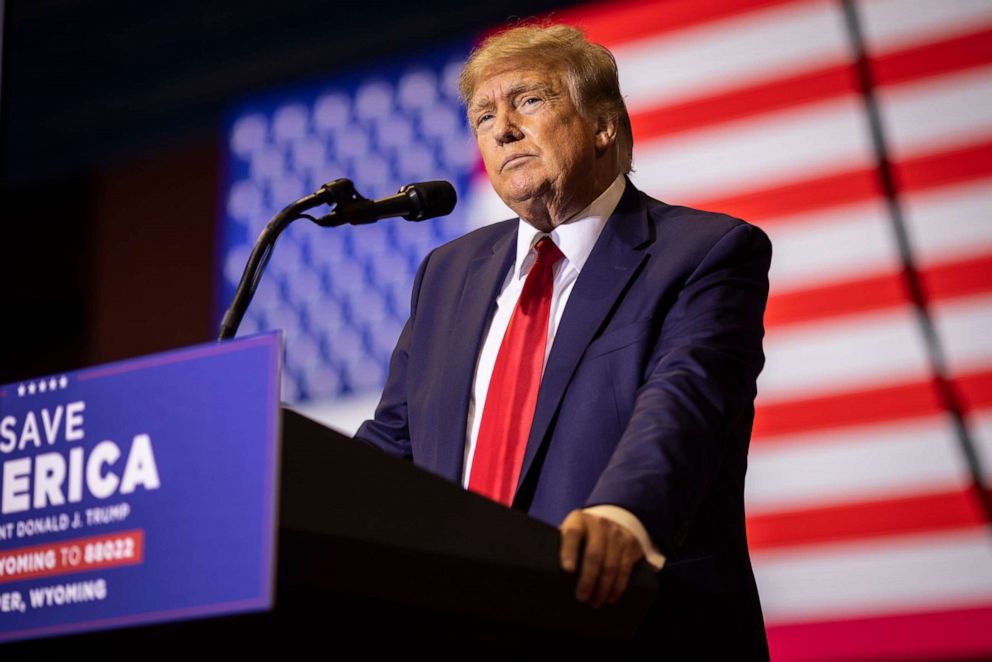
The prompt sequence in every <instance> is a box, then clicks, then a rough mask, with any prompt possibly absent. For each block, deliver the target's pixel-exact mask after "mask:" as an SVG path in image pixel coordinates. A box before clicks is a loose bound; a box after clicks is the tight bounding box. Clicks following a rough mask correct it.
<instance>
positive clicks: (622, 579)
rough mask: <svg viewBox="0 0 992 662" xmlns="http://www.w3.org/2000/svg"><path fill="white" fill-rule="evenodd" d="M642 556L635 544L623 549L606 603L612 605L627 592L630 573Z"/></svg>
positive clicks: (638, 546) (639, 548) (639, 547)
mask: <svg viewBox="0 0 992 662" xmlns="http://www.w3.org/2000/svg"><path fill="white" fill-rule="evenodd" d="M642 556H644V550H643V549H641V546H640V544H638V543H636V542H635V545H634V546H629V547H627V548H625V550H624V552H623V554H621V555H620V563H619V569H618V571H617V575H616V579H615V580H614V582H613V589H612V590H611V591H610V595H609V597H608V598H607V599H606V601H607V602H609V603H610V604H614V603H616V601H617V600H619V599H620V597H621V596H622V595H623V594H624V591H626V590H627V584H628V583H629V582H630V573H631V572H632V571H633V570H634V564H635V563H637V561H638V560H639V559H640V558H641V557H642Z"/></svg>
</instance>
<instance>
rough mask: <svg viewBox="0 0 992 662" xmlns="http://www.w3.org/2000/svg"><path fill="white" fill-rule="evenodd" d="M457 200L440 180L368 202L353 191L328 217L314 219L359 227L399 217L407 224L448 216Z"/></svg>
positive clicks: (320, 221)
mask: <svg viewBox="0 0 992 662" xmlns="http://www.w3.org/2000/svg"><path fill="white" fill-rule="evenodd" d="M457 201H458V195H457V193H455V187H454V186H452V185H451V184H450V183H448V182H446V181H442V180H438V181H432V182H418V183H416V184H407V185H406V186H404V187H403V188H401V189H400V190H399V192H398V193H397V194H396V195H391V196H389V197H388V198H381V199H379V200H369V199H368V198H364V197H362V196H361V195H359V194H358V193H357V192H353V195H350V196H347V197H346V198H345V199H342V200H339V201H338V203H337V206H336V207H335V208H334V211H332V212H331V213H330V214H327V215H326V216H323V217H321V218H319V219H316V221H315V222H316V223H317V225H321V226H324V227H330V226H337V225H344V224H346V223H350V224H352V225H361V224H364V223H373V222H375V221H378V220H379V219H382V218H391V217H393V216H401V217H402V218H404V219H406V220H408V221H423V220H426V219H428V218H434V217H436V216H444V215H446V214H450V213H451V211H452V210H453V209H454V208H455V203H456V202H457Z"/></svg>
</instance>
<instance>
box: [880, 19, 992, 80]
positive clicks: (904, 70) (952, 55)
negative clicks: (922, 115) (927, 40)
mask: <svg viewBox="0 0 992 662" xmlns="http://www.w3.org/2000/svg"><path fill="white" fill-rule="evenodd" d="M986 64H992V30H981V31H979V32H973V33H971V34H966V35H961V36H958V37H955V38H953V39H946V40H943V41H938V42H934V43H931V44H925V45H922V46H916V47H914V48H907V49H905V50H901V51H894V52H892V53H886V54H884V55H878V56H875V57H873V58H872V59H871V66H872V70H873V73H874V76H875V83H876V84H877V85H893V84H897V83H904V82H906V81H910V80H917V79H920V78H927V77H930V76H938V75H941V74H946V73H950V72H954V71H963V70H965V69H971V68H973V67H979V66H983V65H986Z"/></svg>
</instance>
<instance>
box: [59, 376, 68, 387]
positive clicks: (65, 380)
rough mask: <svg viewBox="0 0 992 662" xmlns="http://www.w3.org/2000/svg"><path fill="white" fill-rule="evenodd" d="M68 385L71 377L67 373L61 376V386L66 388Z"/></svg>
mask: <svg viewBox="0 0 992 662" xmlns="http://www.w3.org/2000/svg"><path fill="white" fill-rule="evenodd" d="M68 385H69V378H68V377H66V376H65V375H62V376H61V377H59V388H65V387H66V386H68Z"/></svg>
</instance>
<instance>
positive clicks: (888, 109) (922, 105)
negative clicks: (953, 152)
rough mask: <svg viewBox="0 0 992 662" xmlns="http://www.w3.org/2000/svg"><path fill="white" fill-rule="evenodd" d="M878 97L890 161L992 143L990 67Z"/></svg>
mask: <svg viewBox="0 0 992 662" xmlns="http://www.w3.org/2000/svg"><path fill="white" fill-rule="evenodd" d="M878 92H879V101H880V104H879V107H880V109H881V114H882V120H883V122H884V128H885V134H886V140H887V143H888V146H889V152H890V158H893V159H896V160H901V159H905V158H907V157H909V156H914V155H917V154H921V153H927V152H932V151H942V150H947V149H953V148H955V147H963V146H967V145H970V144H974V143H976V142H978V141H980V140H989V139H992V112H989V109H990V108H992V66H990V67H983V68H981V69H975V70H970V71H967V72H964V73H958V74H954V75H946V76H940V77H938V78H933V79H926V80H924V81H921V82H917V83H912V84H906V85H898V86H892V87H882V88H879V91H878ZM935 118H940V119H939V121H935Z"/></svg>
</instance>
